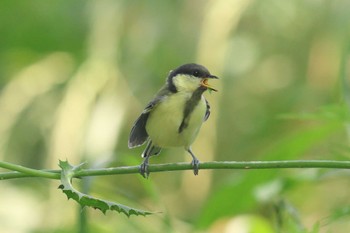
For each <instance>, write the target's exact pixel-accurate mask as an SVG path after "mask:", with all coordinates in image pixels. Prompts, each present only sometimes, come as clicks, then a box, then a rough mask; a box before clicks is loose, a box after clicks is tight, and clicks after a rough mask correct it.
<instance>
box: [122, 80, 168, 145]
mask: <svg viewBox="0 0 350 233" xmlns="http://www.w3.org/2000/svg"><path fill="white" fill-rule="evenodd" d="M167 94H168V92H166V88H164V87H163V88H162V89H161V90H160V91H159V92H158V94H157V97H156V98H155V99H154V100H152V101H151V102H149V103H148V105H147V106H146V108H145V109H144V110H143V111H142V113H141V115H140V116H139V118H137V120H136V121H135V123H134V126H133V127H132V129H131V132H130V136H129V142H128V146H129V148H133V147H137V146H141V145H143V144H144V143H145V142H146V141H147V139H148V133H147V131H146V123H147V120H148V116H149V113H150V112H151V111H152V110H153V108H154V107H155V106H156V105H157V104H158V103H159V102H161V101H162V100H163V99H164V97H166V96H167Z"/></svg>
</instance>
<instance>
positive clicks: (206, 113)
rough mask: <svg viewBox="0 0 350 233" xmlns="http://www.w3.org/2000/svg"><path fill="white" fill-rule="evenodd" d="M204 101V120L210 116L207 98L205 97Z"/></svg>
mask: <svg viewBox="0 0 350 233" xmlns="http://www.w3.org/2000/svg"><path fill="white" fill-rule="evenodd" d="M205 103H206V104H207V110H206V111H205V115H204V121H206V120H208V118H209V116H210V105H209V102H208V100H207V99H205Z"/></svg>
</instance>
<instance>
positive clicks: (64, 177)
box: [58, 161, 153, 217]
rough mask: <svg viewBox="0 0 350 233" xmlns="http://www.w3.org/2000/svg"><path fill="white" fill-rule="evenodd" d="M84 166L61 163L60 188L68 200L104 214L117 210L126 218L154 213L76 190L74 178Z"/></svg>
mask: <svg viewBox="0 0 350 233" xmlns="http://www.w3.org/2000/svg"><path fill="white" fill-rule="evenodd" d="M82 165H83V164H80V165H78V166H72V165H70V164H69V163H68V161H60V162H59V166H60V167H61V168H62V172H61V185H60V186H59V187H58V188H60V189H62V191H63V192H64V193H65V194H66V195H67V197H68V199H70V198H71V199H73V200H75V201H76V202H78V203H79V204H80V205H81V206H82V207H85V206H87V207H92V208H94V209H99V210H101V211H102V212H103V213H104V214H105V213H106V211H107V210H115V211H118V212H119V213H123V214H125V215H126V216H128V217H129V216H130V215H133V214H134V215H143V216H146V215H150V214H153V213H152V212H148V211H144V210H139V209H135V208H131V207H129V206H126V205H122V204H119V203H115V202H111V201H106V200H102V199H99V198H96V197H93V196H90V195H87V194H85V193H81V192H79V191H78V190H76V189H75V188H74V187H73V185H72V178H73V177H74V174H75V172H77V171H79V170H80V169H81V167H82Z"/></svg>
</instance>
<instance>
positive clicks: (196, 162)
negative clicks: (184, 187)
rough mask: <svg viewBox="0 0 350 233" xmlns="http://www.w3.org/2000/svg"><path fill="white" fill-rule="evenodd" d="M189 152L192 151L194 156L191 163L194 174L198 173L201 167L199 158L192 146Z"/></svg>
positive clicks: (191, 153)
mask: <svg viewBox="0 0 350 233" xmlns="http://www.w3.org/2000/svg"><path fill="white" fill-rule="evenodd" d="M187 152H188V153H190V155H191V156H192V162H191V165H192V167H193V173H194V175H195V176H196V175H198V169H199V160H198V159H197V158H196V156H195V155H194V154H193V152H192V150H191V147H190V148H188V149H187Z"/></svg>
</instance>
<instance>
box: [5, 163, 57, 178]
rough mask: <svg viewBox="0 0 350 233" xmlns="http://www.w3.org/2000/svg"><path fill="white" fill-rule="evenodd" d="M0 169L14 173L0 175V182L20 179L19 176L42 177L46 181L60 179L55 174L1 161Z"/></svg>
mask: <svg viewBox="0 0 350 233" xmlns="http://www.w3.org/2000/svg"><path fill="white" fill-rule="evenodd" d="M0 167H2V168H5V169H8V170H12V171H15V172H6V173H0V180H3V179H11V178H20V177H21V175H25V176H22V177H42V178H48V179H59V178H60V174H57V173H56V172H52V171H47V170H37V169H32V168H28V167H23V166H21V165H17V164H13V163H7V162H3V161H0Z"/></svg>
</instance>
